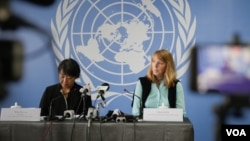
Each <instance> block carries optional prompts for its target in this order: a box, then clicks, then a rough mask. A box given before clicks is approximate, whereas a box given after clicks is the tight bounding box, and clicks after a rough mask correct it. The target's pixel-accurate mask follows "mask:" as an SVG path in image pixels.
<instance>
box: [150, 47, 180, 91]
mask: <svg viewBox="0 0 250 141" xmlns="http://www.w3.org/2000/svg"><path fill="white" fill-rule="evenodd" d="M154 56H157V57H158V58H159V59H160V60H161V61H163V62H164V63H166V70H165V73H164V78H165V85H166V86H167V87H168V88H169V87H172V86H174V85H175V81H176V80H177V78H176V77H177V73H176V69H175V64H174V59H173V56H172V54H171V53H170V52H169V51H167V50H165V49H161V50H157V51H155V52H154V54H153V55H152V56H151V62H152V59H153V57H154ZM147 78H148V79H149V80H151V81H152V82H156V77H155V76H154V74H153V71H152V65H151V64H150V66H149V69H148V72H147Z"/></svg>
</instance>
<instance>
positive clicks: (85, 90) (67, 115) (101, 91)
mask: <svg viewBox="0 0 250 141" xmlns="http://www.w3.org/2000/svg"><path fill="white" fill-rule="evenodd" d="M96 90H97V92H98V94H97V97H96V99H98V98H101V100H102V102H101V103H102V104H101V105H102V107H105V106H106V99H105V96H104V95H105V92H106V91H108V90H109V84H108V83H103V84H102V85H101V86H98V87H97V88H96ZM79 92H80V93H81V101H80V102H79V105H78V108H77V110H79V108H80V107H79V106H80V103H81V102H85V97H86V95H90V93H91V89H90V85H86V86H84V87H82V88H81V89H79ZM61 93H62V90H61ZM62 97H63V96H62V95H60V96H58V97H55V98H53V99H52V100H51V102H50V107H49V116H48V117H46V118H45V120H64V119H74V118H75V113H77V111H74V110H66V111H64V114H63V117H62V118H59V117H57V116H55V115H54V113H53V103H54V102H55V101H56V100H58V99H60V98H62ZM83 106H85V104H83ZM85 108H86V107H83V113H82V114H81V115H79V116H78V119H82V118H86V119H89V120H91V119H94V118H96V117H97V115H99V114H98V112H99V111H98V109H97V108H95V107H89V108H88V110H87V111H88V113H87V115H85V113H84V111H85Z"/></svg>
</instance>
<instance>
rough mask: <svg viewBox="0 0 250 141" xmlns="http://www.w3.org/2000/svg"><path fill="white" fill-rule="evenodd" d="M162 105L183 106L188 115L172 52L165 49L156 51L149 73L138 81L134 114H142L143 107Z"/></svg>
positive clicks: (133, 106)
mask: <svg viewBox="0 0 250 141" xmlns="http://www.w3.org/2000/svg"><path fill="white" fill-rule="evenodd" d="M161 106H164V107H168V108H181V109H183V115H184V116H186V110H185V100H184V91H183V88H182V85H181V83H180V81H179V80H178V79H177V73H176V69H175V64H174V60H173V57H172V54H171V53H170V52H169V51H167V50H165V49H161V50H157V51H155V52H154V54H153V55H152V57H151V64H150V66H149V69H148V72H147V75H146V76H144V77H140V78H139V80H138V81H137V83H136V87H135V97H134V99H133V102H132V114H133V115H134V116H142V109H143V108H158V107H161Z"/></svg>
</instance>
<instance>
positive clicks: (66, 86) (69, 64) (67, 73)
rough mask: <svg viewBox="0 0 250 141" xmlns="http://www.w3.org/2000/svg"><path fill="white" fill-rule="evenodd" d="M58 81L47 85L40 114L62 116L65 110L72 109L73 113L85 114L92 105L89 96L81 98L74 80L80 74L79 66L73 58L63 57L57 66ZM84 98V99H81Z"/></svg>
mask: <svg viewBox="0 0 250 141" xmlns="http://www.w3.org/2000/svg"><path fill="white" fill-rule="evenodd" d="M58 74H59V83H58V84H54V85H51V86H48V87H47V88H46V89H45V91H44V93H43V96H42V98H41V101H40V106H39V107H40V108H41V116H55V115H58V116H62V115H63V114H64V111H66V110H74V112H75V114H82V113H83V112H84V113H83V114H84V115H86V114H87V110H88V108H89V107H91V106H92V102H91V96H90V95H85V96H84V98H82V93H81V92H80V89H81V88H82V86H80V85H78V84H77V83H76V82H75V80H76V79H77V78H78V77H79V76H80V67H79V65H78V63H77V62H76V61H75V60H73V59H71V58H70V59H65V60H63V61H62V62H61V63H60V64H59V66H58ZM83 99H84V101H83Z"/></svg>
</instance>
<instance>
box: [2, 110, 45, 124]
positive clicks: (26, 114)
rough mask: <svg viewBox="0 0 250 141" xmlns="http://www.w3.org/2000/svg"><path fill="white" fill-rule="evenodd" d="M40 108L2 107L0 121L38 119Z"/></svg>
mask: <svg viewBox="0 0 250 141" xmlns="http://www.w3.org/2000/svg"><path fill="white" fill-rule="evenodd" d="M40 113H41V109H40V108H2V109H1V121H40Z"/></svg>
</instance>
